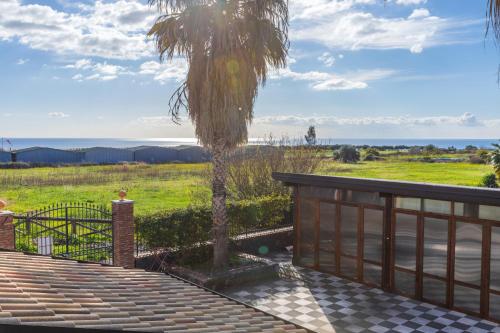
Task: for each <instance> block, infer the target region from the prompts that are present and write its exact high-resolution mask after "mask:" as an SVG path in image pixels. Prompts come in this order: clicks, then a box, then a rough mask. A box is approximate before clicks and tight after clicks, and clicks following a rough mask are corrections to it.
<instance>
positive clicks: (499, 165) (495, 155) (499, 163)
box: [490, 143, 500, 178]
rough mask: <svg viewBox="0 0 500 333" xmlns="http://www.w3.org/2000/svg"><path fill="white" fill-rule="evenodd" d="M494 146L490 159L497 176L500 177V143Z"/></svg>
mask: <svg viewBox="0 0 500 333" xmlns="http://www.w3.org/2000/svg"><path fill="white" fill-rule="evenodd" d="M493 147H495V150H494V151H492V152H491V153H490V160H491V164H492V165H493V168H494V169H495V173H496V174H497V177H499V178H500V144H496V143H494V144H493Z"/></svg>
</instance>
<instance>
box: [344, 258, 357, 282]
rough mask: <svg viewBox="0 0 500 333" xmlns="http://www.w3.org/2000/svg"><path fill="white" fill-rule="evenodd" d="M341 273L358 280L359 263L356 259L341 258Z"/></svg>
mask: <svg viewBox="0 0 500 333" xmlns="http://www.w3.org/2000/svg"><path fill="white" fill-rule="evenodd" d="M340 272H341V273H342V274H343V275H345V276H347V277H350V278H353V279H355V278H357V276H358V262H357V261H356V260H355V259H352V258H347V257H341V258H340Z"/></svg>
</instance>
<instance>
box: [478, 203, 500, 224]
mask: <svg viewBox="0 0 500 333" xmlns="http://www.w3.org/2000/svg"><path fill="white" fill-rule="evenodd" d="M479 218H480V219H484V220H493V221H500V207H495V206H483V205H481V206H479Z"/></svg>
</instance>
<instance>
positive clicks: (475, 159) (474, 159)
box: [469, 155, 486, 164]
mask: <svg viewBox="0 0 500 333" xmlns="http://www.w3.org/2000/svg"><path fill="white" fill-rule="evenodd" d="M469 163H471V164H486V162H485V161H484V159H482V158H481V157H480V156H477V155H471V156H469Z"/></svg>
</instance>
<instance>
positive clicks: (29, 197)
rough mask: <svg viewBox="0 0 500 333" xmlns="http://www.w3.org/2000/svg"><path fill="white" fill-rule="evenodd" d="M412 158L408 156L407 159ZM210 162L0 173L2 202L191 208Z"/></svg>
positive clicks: (440, 170) (427, 167) (381, 174)
mask: <svg viewBox="0 0 500 333" xmlns="http://www.w3.org/2000/svg"><path fill="white" fill-rule="evenodd" d="M407 158H408V157H407V156H406V159H407ZM206 170H207V165H206V164H164V165H142V164H139V165H115V166H77V167H59V168H34V169H17V170H0V198H1V199H4V200H7V202H8V204H9V205H8V209H10V210H12V211H14V212H16V213H22V212H25V211H28V210H33V209H37V208H41V207H43V206H46V205H49V204H53V203H58V202H71V201H75V202H91V203H96V204H109V202H110V201H111V200H113V199H117V197H118V191H119V190H120V189H122V188H123V189H126V190H127V192H128V198H129V199H132V200H135V202H136V205H135V209H136V214H138V215H142V214H148V213H152V212H155V211H161V210H166V209H172V208H180V207H186V206H188V205H189V203H190V202H191V201H192V199H193V198H194V197H196V198H197V199H198V200H199V199H200V198H202V199H203V198H206V199H207V202H208V201H209V200H210V190H209V188H208V187H207V185H206V184H207V182H206V179H205V178H206ZM491 172H493V168H492V167H491V166H489V165H481V164H470V163H424V162H407V161H406V160H405V159H404V158H401V157H398V156H394V157H392V156H391V157H388V158H387V159H386V160H384V161H378V162H360V163H357V164H342V163H338V162H334V161H332V160H331V159H329V158H326V159H325V160H324V161H323V162H322V165H321V167H320V169H319V170H318V172H317V173H318V174H322V175H336V176H348V177H362V178H382V179H392V180H408V181H417V182H430V183H441V184H454V185H468V186H476V185H478V183H479V181H480V180H481V177H482V176H484V175H485V174H487V173H491Z"/></svg>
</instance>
